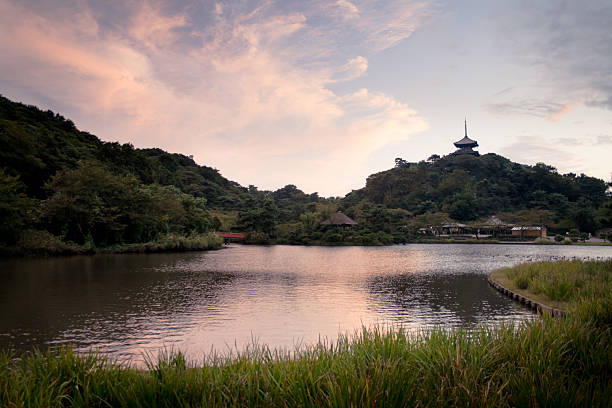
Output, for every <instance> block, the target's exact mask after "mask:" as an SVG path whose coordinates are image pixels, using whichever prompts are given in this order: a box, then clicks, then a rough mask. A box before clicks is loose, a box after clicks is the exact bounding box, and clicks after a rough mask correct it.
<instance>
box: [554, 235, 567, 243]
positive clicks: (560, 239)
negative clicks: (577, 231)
mask: <svg viewBox="0 0 612 408" xmlns="http://www.w3.org/2000/svg"><path fill="white" fill-rule="evenodd" d="M563 241H565V237H564V236H563V235H561V234H557V235H555V242H563Z"/></svg>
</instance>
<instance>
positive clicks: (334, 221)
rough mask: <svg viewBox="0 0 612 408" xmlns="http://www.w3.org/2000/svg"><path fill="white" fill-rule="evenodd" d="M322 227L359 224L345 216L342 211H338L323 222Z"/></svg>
mask: <svg viewBox="0 0 612 408" xmlns="http://www.w3.org/2000/svg"><path fill="white" fill-rule="evenodd" d="M321 225H357V223H356V222H355V221H353V220H352V219H350V218H349V217H348V216H346V215H344V214H343V213H342V212H341V211H338V212H337V213H335V214H332V215H331V216H330V217H329V218H328V219H326V220H325V221H323V222H322V223H321Z"/></svg>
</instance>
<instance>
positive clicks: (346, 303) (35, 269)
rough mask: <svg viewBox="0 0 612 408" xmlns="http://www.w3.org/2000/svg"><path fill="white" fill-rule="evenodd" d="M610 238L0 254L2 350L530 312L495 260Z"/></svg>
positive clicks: (292, 338) (220, 345)
mask: <svg viewBox="0 0 612 408" xmlns="http://www.w3.org/2000/svg"><path fill="white" fill-rule="evenodd" d="M561 257H565V258H571V257H577V258H591V259H597V258H610V257H612V247H587V246H537V245H460V244H455V245H452V244H448V245H432V244H429V245H419V244H413V245H401V246H389V247H301V246H242V245H231V246H229V247H227V248H224V249H222V250H219V251H210V252H197V253H195V252H192V253H179V254H148V255H96V256H78V257H66V258H49V259H12V260H3V261H0V279H1V280H2V284H1V285H0V349H13V350H15V351H18V352H21V351H27V350H31V349H33V348H41V349H45V348H47V347H54V346H58V345H62V344H68V343H70V344H73V345H74V346H75V348H76V349H77V350H79V351H85V350H90V349H95V350H100V351H101V352H104V353H108V354H109V355H111V356H112V357H115V358H117V359H119V360H132V361H135V362H138V361H142V356H143V353H152V354H155V353H157V352H158V351H159V350H160V349H162V348H164V347H165V348H174V349H178V350H182V351H184V352H186V353H187V355H188V356H189V357H190V358H193V359H200V358H201V357H203V356H204V355H205V354H207V353H209V352H210V351H211V349H214V350H216V351H219V352H226V351H228V349H233V350H236V349H238V350H243V349H244V347H245V346H246V345H249V344H253V343H254V342H257V343H259V344H267V345H269V346H270V347H275V348H289V349H293V348H294V347H295V346H296V345H303V344H311V343H313V342H316V341H317V340H318V339H319V338H327V339H329V340H333V339H335V338H336V337H337V335H338V333H341V332H353V331H354V330H355V329H358V328H360V327H362V326H363V325H364V326H370V325H373V324H383V325H385V324H393V325H402V326H404V327H406V328H407V329H409V330H421V329H424V328H427V327H432V326H435V325H443V326H444V327H457V326H465V325H467V326H470V327H473V326H475V325H488V324H499V323H500V322H502V321H511V322H518V321H522V320H524V319H529V318H532V315H531V313H530V312H529V311H528V310H526V309H524V308H523V307H522V306H520V305H518V304H516V303H513V302H512V301H511V300H509V299H507V298H505V297H503V296H501V295H500V294H498V293H497V292H496V291H494V290H493V289H492V288H490V287H489V286H488V285H487V274H488V273H489V272H490V271H492V270H494V269H496V268H500V267H504V266H511V265H515V264H518V263H522V262H530V261H535V260H549V259H558V258H561Z"/></svg>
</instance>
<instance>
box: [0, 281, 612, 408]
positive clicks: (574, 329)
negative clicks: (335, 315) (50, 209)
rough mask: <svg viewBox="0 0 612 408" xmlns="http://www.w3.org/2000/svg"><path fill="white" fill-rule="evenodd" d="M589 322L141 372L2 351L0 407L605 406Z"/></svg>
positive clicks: (393, 337) (607, 383) (172, 364)
mask: <svg viewBox="0 0 612 408" xmlns="http://www.w3.org/2000/svg"><path fill="white" fill-rule="evenodd" d="M597 293H599V295H602V294H601V292H597ZM599 295H597V296H599ZM610 296H611V294H610V293H608V294H604V297H605V298H609V297H610ZM580 299H581V300H579V301H577V302H576V305H585V304H588V299H590V298H580ZM595 299H597V300H601V299H600V298H595ZM583 307H584V306H583ZM602 313H604V314H607V315H610V314H612V310H611V309H609V308H608V309H604V310H603V312H602ZM586 316H587V314H578V313H577V314H570V316H569V317H568V318H563V319H553V318H550V317H546V316H544V317H543V318H541V319H536V320H533V321H530V322H527V323H524V324H522V325H518V326H515V325H502V326H501V327H496V328H492V327H482V328H479V329H476V330H461V329H459V330H446V329H443V328H437V329H433V330H428V331H422V332H419V333H412V332H406V331H404V330H403V329H402V328H397V327H395V328H393V327H391V328H390V327H374V328H369V329H368V328H363V329H362V330H360V331H356V332H355V333H353V334H352V335H345V336H340V338H339V339H338V340H337V341H335V342H327V341H321V342H319V343H318V344H316V345H313V346H309V347H302V348H299V349H296V350H291V351H283V350H273V349H270V348H268V347H266V346H260V345H254V346H252V347H251V348H249V349H247V350H246V351H244V352H239V353H234V354H225V355H222V354H213V355H210V356H208V357H207V358H206V360H204V361H201V362H199V363H197V364H196V363H193V362H191V361H189V360H188V359H187V358H186V357H185V356H184V355H183V354H182V353H180V352H173V351H166V352H165V353H161V354H160V355H159V356H158V357H157V358H149V360H148V367H147V369H146V370H139V369H135V368H131V367H129V366H126V365H120V364H117V363H116V362H114V361H112V360H109V359H108V358H106V357H104V356H101V355H97V354H87V355H82V356H79V355H76V354H75V353H74V352H73V351H72V350H71V349H60V350H57V351H53V352H46V353H41V352H35V353H32V354H28V355H22V356H15V355H11V354H10V353H0V406H48V407H60V406H88V407H89V406H91V407H97V406H99V407H107V406H128V407H145V406H146V407H187V406H190V407H193V406H205V407H209V406H210V407H215V406H254V407H257V406H262V407H268V406H279V407H293V406H302V407H319V406H334V407H335V406H341V407H349V406H353V407H356V406H376V407H387V406H393V407H395V406H430V407H437V406H445V407H446V406H467V407H511V406H550V407H580V406H584V407H586V406H588V407H597V406H601V407H609V406H610V404H611V403H612V335H611V334H612V333H611V331H612V328H611V327H612V326H610V325H609V324H605V319H603V320H592V319H588V318H585V317H586ZM608 321H609V317H608Z"/></svg>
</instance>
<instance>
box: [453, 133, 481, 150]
mask: <svg viewBox="0 0 612 408" xmlns="http://www.w3.org/2000/svg"><path fill="white" fill-rule="evenodd" d="M453 144H454V145H455V146H457V147H478V142H477V141H475V140H472V139H470V138H469V137H467V136H464V137H463V139H461V140H459V141H458V142H455V143H453Z"/></svg>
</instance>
